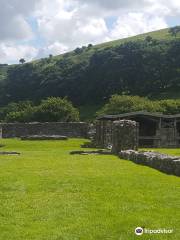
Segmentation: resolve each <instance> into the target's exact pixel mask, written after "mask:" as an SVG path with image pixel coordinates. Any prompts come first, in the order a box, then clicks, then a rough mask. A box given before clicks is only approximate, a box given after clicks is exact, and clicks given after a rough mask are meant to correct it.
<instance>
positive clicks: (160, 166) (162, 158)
mask: <svg viewBox="0 0 180 240" xmlns="http://www.w3.org/2000/svg"><path fill="white" fill-rule="evenodd" d="M119 157H120V158H122V159H126V160H131V161H133V162H135V163H137V164H141V165H146V166H149V167H152V168H155V169H157V170H159V171H162V172H164V173H167V174H172V175H176V176H180V156H179V157H175V156H169V155H166V154H161V153H157V152H142V151H141V152H137V151H133V150H126V151H121V152H119Z"/></svg>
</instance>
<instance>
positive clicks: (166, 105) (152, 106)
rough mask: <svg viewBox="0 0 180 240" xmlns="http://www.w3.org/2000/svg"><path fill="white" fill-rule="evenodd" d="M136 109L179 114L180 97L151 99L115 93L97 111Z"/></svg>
mask: <svg viewBox="0 0 180 240" xmlns="http://www.w3.org/2000/svg"><path fill="white" fill-rule="evenodd" d="M136 111H147V112H154V113H163V114H179V113H180V99H178V100H172V99H170V100H156V101H155V100H154V101H152V100H149V99H148V98H145V97H139V96H121V95H113V96H112V97H111V98H110V100H109V101H108V103H107V104H105V106H104V107H103V108H102V109H101V110H100V111H99V112H98V113H97V115H104V114H121V113H128V112H136Z"/></svg>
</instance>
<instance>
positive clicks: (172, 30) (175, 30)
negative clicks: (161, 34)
mask: <svg viewBox="0 0 180 240" xmlns="http://www.w3.org/2000/svg"><path fill="white" fill-rule="evenodd" d="M169 33H170V34H171V35H172V36H174V37H176V36H177V34H178V33H180V26H175V27H172V28H170V29H169Z"/></svg>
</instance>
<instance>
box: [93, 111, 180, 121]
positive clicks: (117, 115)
mask: <svg viewBox="0 0 180 240" xmlns="http://www.w3.org/2000/svg"><path fill="white" fill-rule="evenodd" d="M132 116H150V117H155V118H168V119H171V118H180V114H175V115H164V114H162V113H150V112H145V111H138V112H129V113H122V114H116V115H103V116H100V117H98V118H97V120H116V119H119V118H123V117H132Z"/></svg>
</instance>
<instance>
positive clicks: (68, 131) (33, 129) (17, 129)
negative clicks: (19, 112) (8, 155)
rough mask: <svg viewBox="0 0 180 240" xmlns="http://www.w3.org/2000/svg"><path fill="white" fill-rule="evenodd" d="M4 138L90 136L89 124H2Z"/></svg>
mask: <svg viewBox="0 0 180 240" xmlns="http://www.w3.org/2000/svg"><path fill="white" fill-rule="evenodd" d="M0 129H2V137H3V138H15V137H22V136H29V135H63V136H67V137H82V138H86V137H87V135H88V129H89V125H88V124H87V123H83V122H79V123H63V122H54V123H50V122H49V123H2V124H0Z"/></svg>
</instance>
